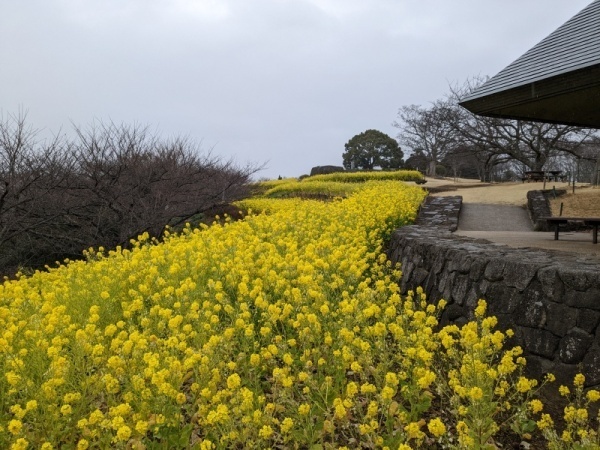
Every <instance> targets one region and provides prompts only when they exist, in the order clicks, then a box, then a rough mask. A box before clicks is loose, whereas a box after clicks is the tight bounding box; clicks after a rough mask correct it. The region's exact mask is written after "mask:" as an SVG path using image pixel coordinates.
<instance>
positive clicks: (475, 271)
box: [469, 257, 487, 281]
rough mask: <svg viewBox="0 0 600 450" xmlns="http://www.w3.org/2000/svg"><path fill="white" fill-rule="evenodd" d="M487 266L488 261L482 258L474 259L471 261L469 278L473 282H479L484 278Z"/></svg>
mask: <svg viewBox="0 0 600 450" xmlns="http://www.w3.org/2000/svg"><path fill="white" fill-rule="evenodd" d="M486 265H487V260H486V259H483V258H482V257H479V258H476V259H473V260H472V261H471V268H470V269H469V278H471V280H473V281H479V280H481V278H483V273H484V271H485V267H486Z"/></svg>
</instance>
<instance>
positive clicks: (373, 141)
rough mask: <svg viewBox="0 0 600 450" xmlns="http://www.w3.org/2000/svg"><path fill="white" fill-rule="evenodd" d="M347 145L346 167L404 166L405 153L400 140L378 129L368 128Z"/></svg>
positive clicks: (395, 167) (396, 167)
mask: <svg viewBox="0 0 600 450" xmlns="http://www.w3.org/2000/svg"><path fill="white" fill-rule="evenodd" d="M344 147H345V151H344V154H343V155H342V157H343V159H344V167H345V168H346V169H371V170H372V169H373V168H374V167H377V166H379V167H381V168H382V169H398V168H400V167H401V166H402V162H403V161H402V158H403V157H404V153H403V152H402V150H401V149H400V146H399V145H398V142H396V140H395V139H392V138H391V137H389V136H388V135H387V134H385V133H382V132H381V131H377V130H367V131H365V132H363V133H360V134H357V135H356V136H354V137H353V138H352V139H350V140H349V141H348V142H347V143H346V145H345V146H344Z"/></svg>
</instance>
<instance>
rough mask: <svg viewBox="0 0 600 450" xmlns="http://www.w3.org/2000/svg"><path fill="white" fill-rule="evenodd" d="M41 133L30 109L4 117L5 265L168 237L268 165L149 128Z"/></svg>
mask: <svg viewBox="0 0 600 450" xmlns="http://www.w3.org/2000/svg"><path fill="white" fill-rule="evenodd" d="M35 136H36V134H35V132H34V131H33V130H32V129H31V128H28V127H27V126H26V125H25V117H24V116H18V117H13V116H9V118H8V119H7V120H4V121H1V122H0V163H1V166H0V255H1V256H0V269H2V267H6V266H15V265H17V264H21V265H29V266H38V265H40V264H46V263H49V262H53V261H54V260H56V259H62V258H65V257H71V258H73V257H79V256H80V255H81V252H82V250H84V249H86V248H88V247H90V246H93V247H98V246H100V245H102V246H104V247H107V248H111V247H115V246H117V245H121V246H127V245H129V242H130V240H131V239H134V238H136V237H137V236H138V235H140V234H142V233H144V232H148V233H150V235H152V236H160V235H161V233H162V231H163V230H164V227H165V226H166V225H178V224H180V223H182V222H185V221H188V220H190V219H192V218H194V217H198V216H199V215H201V214H202V213H204V212H206V211H209V210H214V209H215V208H218V207H220V206H223V205H227V204H229V203H231V202H232V201H235V200H238V199H241V198H243V197H244V196H246V195H248V192H249V182H250V178H251V176H252V175H253V174H254V173H256V172H257V171H258V170H260V167H258V166H255V165H250V164H249V165H246V166H239V165H237V164H235V163H234V162H233V161H231V160H230V161H226V160H223V159H222V158H220V157H218V156H215V155H213V154H212V153H211V152H203V151H202V150H201V148H200V147H199V145H197V144H195V143H194V142H193V141H191V140H189V139H186V138H174V139H169V140H164V139H160V138H159V137H158V136H157V135H155V134H153V133H151V132H150V131H149V129H148V127H142V126H129V125H123V124H122V125H116V124H114V123H108V124H104V123H96V124H94V125H93V126H91V127H89V128H88V129H82V128H76V129H75V139H74V140H67V139H66V138H64V137H59V138H55V139H54V140H52V141H50V142H48V143H46V142H44V143H38V142H37V141H36V140H35ZM5 271H6V270H5Z"/></svg>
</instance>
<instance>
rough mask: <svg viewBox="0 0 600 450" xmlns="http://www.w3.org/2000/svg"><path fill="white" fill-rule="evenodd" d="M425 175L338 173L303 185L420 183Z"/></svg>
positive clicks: (314, 178)
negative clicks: (330, 182) (376, 182)
mask: <svg viewBox="0 0 600 450" xmlns="http://www.w3.org/2000/svg"><path fill="white" fill-rule="evenodd" d="M422 179H423V174H421V173H420V172H419V171H417V170H395V171H375V172H368V171H360V172H338V173H330V174H327V175H315V176H312V177H309V178H306V179H305V180H303V183H314V182H317V181H319V182H321V181H337V182H341V183H365V182H367V181H384V180H394V181H419V180H422Z"/></svg>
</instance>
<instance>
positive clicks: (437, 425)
mask: <svg viewBox="0 0 600 450" xmlns="http://www.w3.org/2000/svg"><path fill="white" fill-rule="evenodd" d="M427 429H428V430H429V432H430V433H431V434H433V435H434V436H435V437H440V436H442V435H443V434H444V433H446V426H445V425H444V423H443V422H442V421H441V419H439V418H438V417H436V418H435V419H431V420H430V421H429V423H428V424H427Z"/></svg>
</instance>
